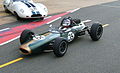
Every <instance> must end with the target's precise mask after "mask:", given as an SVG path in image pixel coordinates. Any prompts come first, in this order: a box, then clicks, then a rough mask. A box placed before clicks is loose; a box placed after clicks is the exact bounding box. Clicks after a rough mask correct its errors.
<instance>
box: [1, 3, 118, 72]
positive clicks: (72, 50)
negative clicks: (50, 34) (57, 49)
mask: <svg viewBox="0 0 120 73" xmlns="http://www.w3.org/2000/svg"><path fill="white" fill-rule="evenodd" d="M119 12H120V1H115V2H111V3H105V4H101V5H95V6H90V7H85V8H81V9H79V10H78V11H76V12H74V13H69V14H67V15H64V16H62V18H64V17H67V16H71V17H73V18H80V19H81V20H87V19H90V20H93V22H94V21H99V22H101V23H103V24H109V26H107V27H104V34H103V36H102V38H101V39H100V40H99V41H97V42H93V41H92V40H91V39H90V37H89V35H88V34H86V35H85V36H82V37H80V38H78V39H76V40H75V41H73V42H72V43H70V44H69V49H68V51H67V53H66V55H65V56H64V57H61V58H57V57H55V56H54V54H53V52H49V53H41V54H38V55H33V56H24V55H21V53H19V46H20V43H19V39H17V40H14V41H12V42H10V43H7V44H5V45H2V46H0V66H1V65H3V64H5V63H8V62H10V61H12V60H15V59H18V58H22V59H21V60H20V61H17V62H15V63H13V64H10V65H7V66H5V67H2V68H0V73H120V69H119V68H120V47H119V45H120V42H119V41H120V36H119V35H120V32H119V30H120V13H119ZM62 18H61V19H59V20H57V21H55V22H53V23H52V24H53V25H54V26H59V24H60V22H61V20H62ZM26 23H29V21H27V22H24V21H23V22H22V23H21V22H15V23H11V24H4V25H0V29H3V28H7V27H9V28H13V27H16V26H21V25H24V24H26ZM48 26H49V25H47V24H45V25H42V26H40V27H37V28H35V29H32V31H34V32H35V33H39V32H40V33H42V32H44V31H47V30H48Z"/></svg>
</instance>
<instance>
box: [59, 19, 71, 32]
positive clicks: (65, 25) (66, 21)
mask: <svg viewBox="0 0 120 73" xmlns="http://www.w3.org/2000/svg"><path fill="white" fill-rule="evenodd" d="M70 27H72V23H71V18H70V17H68V18H64V19H63V20H62V22H61V26H60V28H59V29H63V30H65V29H68V28H70Z"/></svg>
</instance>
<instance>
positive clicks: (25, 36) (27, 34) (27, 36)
mask: <svg viewBox="0 0 120 73" xmlns="http://www.w3.org/2000/svg"><path fill="white" fill-rule="evenodd" d="M32 35H34V32H32V31H31V30H28V29H26V30H24V31H23V32H22V33H21V35H20V43H21V44H24V43H25V42H27V41H30V40H32V39H33V36H32Z"/></svg>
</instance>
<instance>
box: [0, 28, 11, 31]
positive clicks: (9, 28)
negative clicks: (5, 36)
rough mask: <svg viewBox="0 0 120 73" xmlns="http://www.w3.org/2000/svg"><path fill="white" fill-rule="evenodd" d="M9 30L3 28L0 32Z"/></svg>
mask: <svg viewBox="0 0 120 73" xmlns="http://www.w3.org/2000/svg"><path fill="white" fill-rule="evenodd" d="M9 29H10V28H4V29H1V30H0V32H2V31H6V30H9Z"/></svg>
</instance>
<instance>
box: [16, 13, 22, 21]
mask: <svg viewBox="0 0 120 73" xmlns="http://www.w3.org/2000/svg"><path fill="white" fill-rule="evenodd" d="M14 15H15V17H16V18H17V20H22V18H21V17H19V15H18V14H17V13H16V12H14Z"/></svg>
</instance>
